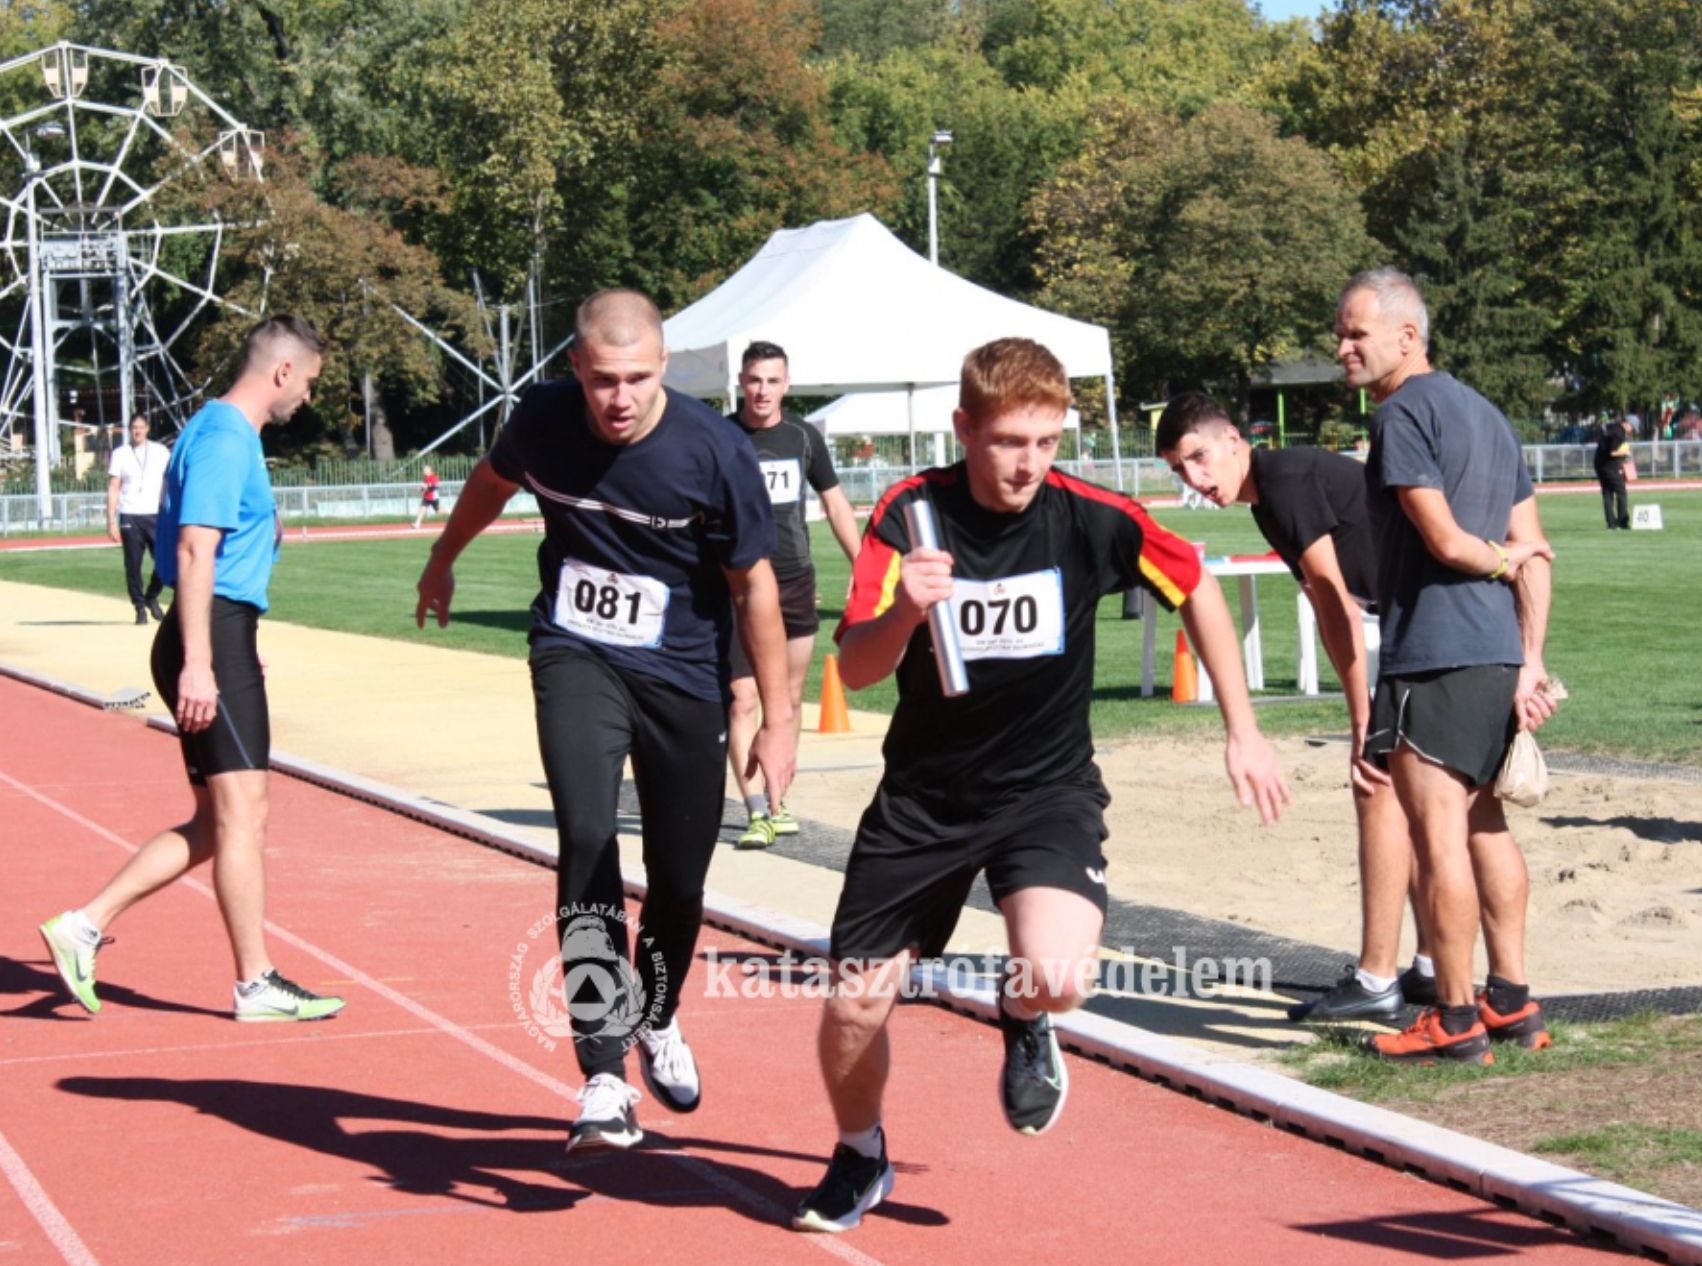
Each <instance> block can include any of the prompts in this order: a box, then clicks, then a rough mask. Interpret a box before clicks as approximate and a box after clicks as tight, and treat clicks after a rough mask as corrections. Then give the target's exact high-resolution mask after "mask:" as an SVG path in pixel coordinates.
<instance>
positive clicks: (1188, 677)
mask: <svg viewBox="0 0 1702 1266" xmlns="http://www.w3.org/2000/svg"><path fill="white" fill-rule="evenodd" d="M1199 697H1200V675H1199V672H1198V671H1197V670H1196V669H1195V667H1194V655H1193V652H1191V651H1190V650H1189V649H1188V635H1187V634H1186V633H1184V632H1183V631H1182V630H1181V629H1177V630H1176V660H1175V666H1174V667H1173V668H1172V669H1171V672H1170V700H1171V702H1172V703H1193V702H1194V701H1195V700H1196V699H1198V698H1199Z"/></svg>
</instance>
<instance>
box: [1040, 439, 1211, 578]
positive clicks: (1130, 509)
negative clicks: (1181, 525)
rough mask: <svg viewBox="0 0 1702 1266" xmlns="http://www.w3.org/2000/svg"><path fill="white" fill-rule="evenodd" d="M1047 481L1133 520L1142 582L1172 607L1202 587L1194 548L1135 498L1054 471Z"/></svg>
mask: <svg viewBox="0 0 1702 1266" xmlns="http://www.w3.org/2000/svg"><path fill="white" fill-rule="evenodd" d="M1046 478H1047V479H1048V480H1049V481H1051V482H1052V483H1053V484H1055V485H1056V486H1057V487H1059V488H1062V489H1063V490H1064V491H1065V492H1069V493H1072V494H1074V495H1075V496H1078V497H1082V498H1084V499H1086V500H1088V501H1095V502H1098V503H1099V504H1101V505H1108V506H1111V507H1112V508H1113V509H1115V510H1117V511H1118V512H1120V513H1122V514H1125V515H1127V516H1128V517H1129V518H1131V519H1133V520H1134V521H1135V523H1136V525H1137V526H1139V528H1140V531H1141V553H1140V558H1139V559H1138V560H1137V565H1138V569H1139V571H1140V575H1141V578H1142V579H1143V580H1144V581H1145V582H1146V584H1147V586H1148V588H1150V589H1152V591H1153V592H1154V593H1156V594H1157V595H1158V596H1159V597H1160V598H1162V599H1164V600H1165V603H1166V604H1167V605H1168V606H1170V607H1179V606H1181V605H1182V603H1183V602H1185V601H1187V599H1188V596H1189V595H1190V594H1192V593H1193V592H1194V590H1195V589H1196V588H1198V587H1199V583H1200V575H1201V573H1202V570H1203V569H1202V568H1201V566H1200V556H1199V555H1198V554H1197V553H1195V552H1194V547H1193V544H1192V543H1191V542H1189V541H1185V540H1183V539H1182V538H1181V537H1179V536H1177V535H1176V533H1174V532H1172V531H1170V530H1169V529H1168V528H1166V527H1163V526H1161V525H1160V524H1159V523H1158V522H1157V520H1155V519H1154V518H1153V517H1152V516H1151V515H1150V514H1148V513H1147V512H1146V508H1145V507H1144V506H1142V505H1141V504H1140V503H1139V502H1138V501H1136V500H1135V499H1134V498H1133V497H1129V496H1126V495H1124V494H1123V493H1121V492H1116V491H1114V490H1112V489H1110V488H1101V487H1100V486H1099V485H1098V484H1090V483H1088V482H1087V481H1086V480H1083V479H1077V478H1076V477H1075V476H1073V475H1067V474H1065V473H1064V472H1063V471H1061V470H1056V469H1054V470H1053V471H1051V472H1050V473H1049V474H1048V475H1047V476H1046Z"/></svg>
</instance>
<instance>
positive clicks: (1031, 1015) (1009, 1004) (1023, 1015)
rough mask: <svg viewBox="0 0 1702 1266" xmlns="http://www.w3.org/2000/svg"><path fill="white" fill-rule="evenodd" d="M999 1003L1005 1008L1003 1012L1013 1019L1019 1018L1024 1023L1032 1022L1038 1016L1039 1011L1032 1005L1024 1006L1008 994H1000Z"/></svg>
mask: <svg viewBox="0 0 1702 1266" xmlns="http://www.w3.org/2000/svg"><path fill="white" fill-rule="evenodd" d="M999 1005H1000V1006H1002V1007H1003V1008H1004V1009H1005V1014H1006V1015H1008V1016H1010V1017H1011V1018H1012V1019H1013V1020H1021V1021H1022V1022H1023V1023H1024V1024H1032V1023H1034V1021H1036V1020H1038V1019H1039V1018H1040V1012H1038V1011H1036V1010H1034V1009H1033V1008H1032V1007H1025V1006H1023V1004H1022V1003H1020V1002H1018V1001H1017V1000H1016V999H1015V998H1013V997H1011V995H1010V994H1008V993H1007V994H1003V995H1001V996H1000V1000H999Z"/></svg>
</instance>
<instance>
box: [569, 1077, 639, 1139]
mask: <svg viewBox="0 0 1702 1266" xmlns="http://www.w3.org/2000/svg"><path fill="white" fill-rule="evenodd" d="M637 1102H638V1091H636V1090H634V1089H633V1088H632V1087H631V1086H629V1085H627V1084H626V1083H625V1082H624V1081H622V1080H621V1079H620V1078H619V1077H616V1076H615V1075H614V1074H613V1073H598V1074H597V1075H596V1076H595V1077H593V1078H591V1080H590V1081H588V1082H586V1083H585V1085H584V1086H583V1087H581V1088H580V1091H579V1119H578V1120H577V1121H575V1122H574V1123H573V1125H572V1126H571V1127H570V1128H569V1130H568V1134H567V1150H568V1151H570V1152H572V1151H577V1150H581V1149H583V1150H586V1151H589V1150H590V1149H592V1148H597V1147H623V1148H624V1147H631V1146H632V1145H633V1144H634V1143H638V1142H640V1141H642V1140H643V1138H644V1131H643V1130H641V1129H639V1128H638V1114H637V1113H635V1112H634V1111H633V1110H632V1105H633V1104H635V1103H637Z"/></svg>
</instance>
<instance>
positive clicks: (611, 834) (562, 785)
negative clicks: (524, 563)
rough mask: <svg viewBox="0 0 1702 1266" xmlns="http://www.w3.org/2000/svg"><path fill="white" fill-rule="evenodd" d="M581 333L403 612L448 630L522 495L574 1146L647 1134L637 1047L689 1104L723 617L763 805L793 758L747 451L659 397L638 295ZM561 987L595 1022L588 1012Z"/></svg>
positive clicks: (658, 343)
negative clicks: (461, 585) (629, 794)
mask: <svg viewBox="0 0 1702 1266" xmlns="http://www.w3.org/2000/svg"><path fill="white" fill-rule="evenodd" d="M575 333H576V338H575V340H574V345H573V351H572V353H571V357H572V362H573V369H574V373H575V374H576V375H577V381H573V380H568V381H563V382H549V383H542V384H539V385H538V386H535V387H533V388H532V389H531V390H530V391H528V392H527V393H526V395H525V396H524V397H523V398H522V399H521V401H520V405H519V407H518V408H517V409H516V410H515V413H514V416H513V417H511V418H510V419H509V420H508V423H507V425H505V426H504V427H503V428H502V433H501V435H500V436H499V437H498V439H497V442H496V446H495V447H494V448H493V449H492V450H491V453H490V455H489V456H488V457H486V458H485V459H484V460H483V461H481V462H480V463H479V464H478V466H477V467H476V468H474V471H473V473H472V475H471V476H470V477H469V478H468V480H467V484H466V487H465V488H464V489H463V491H462V493H461V495H460V497H459V498H457V500H456V503H455V509H454V510H453V511H451V512H450V516H449V521H448V523H447V524H446V525H445V526H444V529H443V534H442V535H441V536H440V537H439V538H438V540H437V543H436V544H434V545H433V546H432V550H431V558H430V560H429V561H428V562H427V563H426V566H425V569H424V571H422V572H421V573H420V579H419V603H418V605H417V607H416V609H415V619H416V621H417V622H418V623H419V624H420V625H421V626H422V627H423V626H424V624H425V619H426V616H427V615H428V614H431V613H435V614H436V616H437V621H438V624H439V625H445V624H447V623H448V622H449V608H450V601H451V599H452V597H453V595H454V592H455V576H454V572H453V570H452V569H453V566H454V563H455V560H456V558H457V557H459V556H460V554H461V551H462V550H463V549H465V548H466V546H467V544H468V542H470V541H471V540H472V539H473V538H474V537H475V536H477V535H478V534H479V533H480V532H482V531H483V530H484V529H485V528H486V527H488V526H489V525H490V524H491V523H492V522H493V521H494V520H495V519H496V517H497V515H498V514H500V513H501V512H502V508H503V506H504V505H506V504H507V503H508V500H509V498H510V497H512V496H513V495H514V494H515V493H516V492H519V491H520V490H521V489H522V488H524V489H526V491H528V492H530V493H531V494H532V495H533V496H534V497H536V498H537V501H538V506H539V509H540V510H541V511H542V512H543V516H544V540H543V543H542V544H541V545H540V546H539V547H538V576H539V580H540V582H541V583H540V588H539V592H538V597H537V599H536V601H534V602H533V604H532V631H531V646H532V649H531V669H532V691H533V695H534V698H535V700H536V704H537V723H538V745H539V748H540V750H541V753H542V756H543V762H544V772H545V776H546V777H547V778H548V781H549V786H550V800H551V803H552V804H553V805H554V807H555V818H556V828H557V834H558V838H559V841H560V855H559V858H558V860H557V863H556V911H555V916H556V924H557V929H558V932H559V934H560V936H561V945H562V968H563V971H564V973H565V976H564V979H565V981H566V988H567V991H568V992H569V993H570V994H571V995H573V997H572V1002H573V1005H572V1006H571V1008H570V1011H571V1014H572V1017H573V1026H574V1049H575V1053H576V1054H577V1056H578V1060H579V1067H580V1071H581V1072H582V1073H583V1075H584V1077H585V1084H584V1087H583V1088H582V1089H581V1090H580V1092H579V1116H578V1119H577V1120H575V1121H574V1123H573V1126H572V1132H571V1134H570V1137H569V1139H568V1147H569V1149H572V1148H576V1147H579V1148H592V1147H631V1146H632V1145H633V1144H634V1143H637V1142H638V1141H639V1140H640V1139H642V1138H643V1132H642V1131H641V1130H640V1129H639V1128H638V1120H637V1116H636V1115H635V1113H634V1111H633V1105H634V1104H635V1103H636V1102H637V1100H638V1092H637V1091H636V1090H635V1089H633V1088H632V1087H631V1086H629V1085H628V1084H627V1081H626V1071H625V1068H626V1053H627V1051H628V1050H629V1049H631V1048H632V1047H633V1046H635V1045H636V1046H637V1047H638V1053H639V1064H640V1068H641V1070H642V1072H643V1075H644V1079H645V1082H646V1084H647V1085H648V1086H649V1087H650V1091H651V1093H652V1094H653V1095H655V1096H656V1098H657V1099H658V1100H660V1101H661V1102H662V1103H663V1104H664V1105H666V1106H667V1107H668V1108H669V1109H670V1110H671V1111H674V1112H691V1111H694V1110H695V1109H696V1108H697V1107H698V1105H699V1103H700V1102H701V1083H700V1079H699V1074H698V1069H697V1062H696V1060H695V1059H694V1058H693V1056H692V1052H691V1048H690V1047H689V1046H688V1045H687V1044H686V1041H685V1038H684V1036H683V1035H682V1033H681V1032H680V1025H679V1022H678V1019H677V1017H676V1014H675V1013H676V1010H677V1008H678V1006H679V1004H680V1000H681V998H682V997H683V996H684V993H683V990H684V987H685V981H686V973H687V970H688V969H689V968H690V966H691V961H692V954H693V952H694V950H695V949H696V946H697V933H698V929H699V928H700V927H701V926H702V923H703V885H704V879H705V877H706V875H707V874H708V871H709V862H710V859H711V857H712V856H713V855H714V851H715V843H716V840H717V838H718V837H719V832H720V826H721V809H722V803H723V793H724V790H725V784H726V777H725V767H726V760H727V747H726V743H727V735H726V717H727V671H728V669H727V656H728V643H729V641H730V640H731V638H732V637H733V635H734V609H735V608H737V612H738V621H737V625H738V635H739V637H740V638H741V639H742V640H743V642H744V645H745V651H746V654H747V655H748V656H749V658H750V662H751V663H752V664H753V665H754V666H755V669H756V683H757V689H758V691H759V692H760V694H761V696H762V705H763V723H762V728H761V730H760V731H759V732H758V734H757V736H756V738H755V740H754V741H753V742H752V744H751V757H750V759H751V762H752V764H753V765H755V766H757V767H758V768H760V769H761V770H762V773H763V776H764V778H766V779H767V785H768V786H769V787H770V788H771V790H772V794H773V795H774V796H775V798H776V799H778V798H780V797H781V796H783V795H785V792H786V787H787V784H788V783H789V782H790V781H791V777H792V769H793V766H794V764H795V761H796V747H797V736H796V730H795V729H794V727H793V724H792V714H791V709H790V704H789V703H788V696H787V692H786V641H785V632H784V631H783V629H782V628H781V623H780V600H779V595H778V592H777V590H776V587H775V583H774V571H773V568H772V567H770V565H769V561H768V558H769V554H770V553H771V552H772V550H773V548H774V520H773V516H772V513H771V511H770V510H769V501H768V496H767V494H766V493H765V492H764V491H763V488H762V472H761V470H760V469H759V468H758V466H757V463H756V456H755V454H754V453H752V451H751V447H750V445H749V444H747V443H746V442H745V441H744V439H743V438H742V437H741V436H740V435H739V433H738V431H737V430H735V429H734V428H733V427H731V426H728V425H727V422H726V419H724V418H722V417H721V416H720V415H719V414H717V413H716V412H715V411H714V410H712V409H710V408H708V407H707V406H705V405H703V404H701V403H699V402H698V401H696V400H693V399H691V398H690V397H687V396H682V395H677V394H675V393H673V392H670V391H667V390H664V388H663V386H662V374H663V370H664V368H665V366H666V365H667V360H668V357H667V352H666V351H665V350H664V347H663V344H662V318H661V314H660V313H658V312H657V310H656V305H655V304H654V303H652V302H651V301H650V300H649V299H648V298H646V297H645V296H644V295H642V294H640V293H638V292H637V291H634V290H605V291H600V292H598V293H597V294H594V295H592V296H591V297H590V298H589V299H587V300H586V301H585V302H584V303H583V304H581V305H580V307H579V311H578V314H577V317H576V321H575ZM629 757H630V758H631V761H632V772H633V781H634V783H635V785H636V788H637V792H638V803H639V814H640V818H641V821H642V827H641V829H642V832H643V837H644V869H645V874H646V879H647V881H648V889H647V891H646V893H645V898H644V906H643V911H642V914H641V917H640V922H641V932H640V934H639V935H637V936H629V934H628V929H627V926H626V916H625V908H624V903H623V892H622V888H621V871H620V851H619V846H618V842H617V840H616V834H615V831H616V809H617V805H618V801H619V793H620V785H621V771H622V767H623V765H624V763H625V762H626V761H627V759H628V758H629ZM629 945H630V952H631V953H632V954H633V956H634V958H635V959H636V969H637V970H636V973H634V971H633V969H632V967H631V966H629V965H628V963H627V953H628V947H629ZM611 947H614V948H615V949H616V950H618V953H615V954H613V955H611V953H610V952H609V951H610V948H611ZM576 987H577V988H579V989H582V990H584V989H589V990H591V991H592V992H591V993H590V994H589V995H587V996H588V997H592V998H593V999H594V997H595V995H598V994H600V995H602V996H603V998H604V1001H605V1003H607V1005H606V1006H604V1007H599V1006H597V1005H596V1004H595V1002H594V1000H593V1001H591V1002H584V1001H582V1000H581V998H580V997H579V996H578V994H577V993H575V989H576ZM629 1004H631V1005H629Z"/></svg>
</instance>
